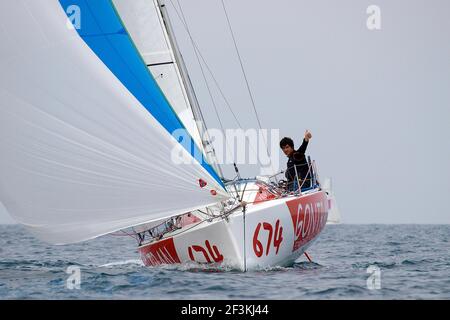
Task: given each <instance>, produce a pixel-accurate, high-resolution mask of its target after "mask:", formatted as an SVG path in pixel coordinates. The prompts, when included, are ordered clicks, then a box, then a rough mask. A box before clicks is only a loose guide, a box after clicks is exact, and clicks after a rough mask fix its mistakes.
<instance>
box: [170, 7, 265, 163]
mask: <svg viewBox="0 0 450 320" xmlns="http://www.w3.org/2000/svg"><path fill="white" fill-rule="evenodd" d="M176 1H177V4H178V6H179V9H180V12H181V15H180V13H179V12H178V10H177V8H176V7H175V5H174V3H173V2H172V0H170V3H171V5H172V7H173V8H174V10H175V13H176V14H177V16H178V19H179V20H180V21H181V23H182V25H183V27H184V29H185V31H186V32H187V34H188V36H189V38H190V40H191V43H192V45H193V47H194V51H195V53H196V57H197V61H198V56H200V58H201V60H202V62H203V64H204V65H205V67H206V69H207V70H208V72H209V74H210V75H211V78H212V79H213V80H214V83H215V85H216V87H217V89H218V90H219V92H220V94H221V96H222V98H223V100H224V101H225V104H226V105H227V107H228V110H229V111H230V112H231V114H232V115H233V117H234V120H235V121H236V123H237V124H238V126H239V128H240V129H241V130H244V128H243V127H242V125H241V123H240V121H239V120H238V118H237V116H236V114H235V113H234V111H233V109H232V108H231V105H230V103H229V101H228V99H227V97H226V96H225V94H224V93H223V91H222V88H221V86H220V85H219V82H218V81H217V79H216V77H215V76H214V73H213V72H212V70H211V68H210V67H209V65H208V63H207V62H206V59H205V58H204V56H203V55H202V52H201V50H200V48H199V47H198V45H197V43H196V42H195V40H194V37H193V36H192V33H191V32H190V29H189V26H188V24H187V19H186V17H185V15H184V12H183V8H182V6H181V4H180V2H179V0H176ZM197 54H198V56H197ZM199 65H200V66H201V63H200V62H199ZM204 79H205V77H204ZM205 81H206V79H205ZM200 111H201V110H200ZM248 142H249V144H248V145H249V147H250V149H251V150H252V152H253V153H255V154H256V151H255V149H254V148H253V146H252V144H251V143H250V140H248ZM227 145H228V148H229V144H228V142H227Z"/></svg>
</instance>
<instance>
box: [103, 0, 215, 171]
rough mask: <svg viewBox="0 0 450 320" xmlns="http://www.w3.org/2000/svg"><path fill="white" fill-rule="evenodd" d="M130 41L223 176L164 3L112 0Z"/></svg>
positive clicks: (146, 0) (199, 145) (206, 155)
mask: <svg viewBox="0 0 450 320" xmlns="http://www.w3.org/2000/svg"><path fill="white" fill-rule="evenodd" d="M112 3H113V5H114V7H115V9H116V11H117V13H118V15H119V16H120V19H121V20H122V23H123V25H124V27H125V28H126V30H127V32H128V34H129V35H130V38H131V40H132V41H133V43H134V44H135V46H136V48H137V50H138V51H139V53H140V55H141V57H142V59H143V60H144V62H145V64H146V65H147V67H148V69H149V71H150V72H151V74H152V75H153V77H154V78H155V80H156V82H157V83H158V85H159V87H160V88H161V90H162V91H163V92H164V95H165V96H166V98H167V99H168V100H169V103H170V105H171V106H172V108H173V109H174V111H175V113H176V114H177V116H178V117H179V118H180V120H181V121H182V122H183V124H184V126H185V128H186V129H187V131H188V132H189V134H190V135H191V136H192V138H193V139H194V141H195V143H196V144H197V146H198V147H199V149H200V150H201V151H202V152H203V154H204V155H205V157H206V159H207V160H208V161H209V163H211V164H212V165H213V167H214V168H215V170H216V172H218V173H219V174H222V172H221V169H220V166H219V165H218V164H217V159H216V158H215V154H214V150H212V149H211V147H210V145H211V144H210V141H208V136H207V131H206V125H205V123H204V121H203V117H202V115H201V111H200V107H199V104H198V101H197V98H196V96H195V92H194V89H193V87H192V84H191V82H190V79H189V75H188V73H187V69H186V66H185V64H184V61H183V57H182V55H181V53H180V51H179V49H178V46H177V42H176V40H175V35H174V33H173V31H172V26H171V23H170V19H169V15H168V13H167V10H166V8H165V4H164V1H163V0H133V1H130V0H112Z"/></svg>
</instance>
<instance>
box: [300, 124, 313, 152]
mask: <svg viewBox="0 0 450 320" xmlns="http://www.w3.org/2000/svg"><path fill="white" fill-rule="evenodd" d="M311 138H312V134H311V132H309V131H308V130H306V131H305V137H304V138H303V143H302V145H301V146H300V148H298V150H297V152H298V153H300V154H304V153H305V152H306V148H307V147H308V142H309V139H311Z"/></svg>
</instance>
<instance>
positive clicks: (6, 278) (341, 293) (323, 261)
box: [0, 224, 450, 299]
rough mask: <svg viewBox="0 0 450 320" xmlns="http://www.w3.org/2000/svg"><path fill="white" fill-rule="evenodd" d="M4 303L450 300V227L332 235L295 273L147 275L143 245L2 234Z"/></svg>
mask: <svg viewBox="0 0 450 320" xmlns="http://www.w3.org/2000/svg"><path fill="white" fill-rule="evenodd" d="M0 235H1V237H0V299H449V298H450V246H449V242H448V239H449V237H450V225H350V224H348V225H345V224H343V225H327V226H326V227H325V230H324V231H323V233H322V234H321V236H320V238H319V239H318V240H317V242H316V243H315V244H314V245H313V246H312V247H311V248H310V250H309V251H308V253H309V255H310V257H311V258H312V260H313V262H308V261H307V259H306V258H305V257H301V258H300V259H299V260H298V261H297V262H296V263H295V264H294V265H292V266H290V267H275V268H271V269H268V270H259V271H252V272H246V273H242V272H238V271H233V270H227V269H226V268H224V269H222V270H214V269H210V268H208V267H206V266H204V265H197V264H190V265H175V266H160V267H145V266H144V265H143V264H142V262H141V261H140V259H139V254H138V252H137V250H136V243H135V241H134V239H132V238H129V237H127V236H104V237H101V238H99V239H95V240H91V241H88V242H85V243H80V244H75V245H65V246H52V245H48V244H45V243H43V242H41V241H39V240H37V239H36V238H34V237H33V236H32V235H31V234H30V233H29V232H27V231H26V230H25V229H24V228H23V227H21V226H17V225H1V226H0Z"/></svg>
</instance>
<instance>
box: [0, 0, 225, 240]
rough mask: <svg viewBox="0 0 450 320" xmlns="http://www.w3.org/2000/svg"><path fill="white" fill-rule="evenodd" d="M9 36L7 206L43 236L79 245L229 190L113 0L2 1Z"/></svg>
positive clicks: (0, 31)
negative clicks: (75, 24) (75, 18)
mask: <svg viewBox="0 0 450 320" xmlns="http://www.w3.org/2000/svg"><path fill="white" fill-rule="evenodd" d="M148 2H149V3H150V4H151V3H152V2H151V1H148ZM117 3H118V2H117ZM117 3H116V4H117ZM69 10H75V12H76V11H77V10H78V11H79V12H80V13H81V15H80V21H79V24H80V26H79V28H78V29H76V30H75V29H73V28H69V27H68V26H67V16H66V14H65V11H67V12H69ZM0 40H1V41H2V46H1V47H0V153H1V157H0V201H1V202H3V204H4V205H5V207H6V208H7V209H8V211H9V212H10V213H11V214H12V215H13V216H14V218H15V219H16V220H17V221H19V222H21V223H23V224H24V225H26V226H27V227H29V228H30V229H31V230H32V231H33V232H34V233H35V234H36V235H37V236H39V237H40V238H42V239H43V240H46V241H48V242H51V243H57V244H62V243H71V242H79V241H83V240H87V239H91V238H94V237H97V236H100V235H103V234H107V233H110V232H113V231H116V230H120V229H123V228H127V227H130V226H134V225H138V224H142V223H146V222H151V221H156V220H159V219H163V218H165V217H170V216H173V215H176V214H180V213H183V212H187V211H191V210H194V209H197V208H200V207H204V206H207V205H211V204H214V203H217V202H218V201H220V200H223V199H225V198H226V197H227V196H228V195H227V193H226V191H225V189H224V187H223V184H222V181H221V180H220V178H219V177H218V175H217V174H216V172H215V171H214V170H213V169H212V168H211V166H210V165H209V164H208V163H207V162H205V161H203V159H198V155H199V154H202V151H201V150H199V146H198V143H195V141H196V139H198V136H196V135H195V133H194V131H193V130H192V128H191V127H189V125H187V124H186V123H187V122H188V121H187V120H184V121H183V120H182V118H183V117H182V116H180V113H178V116H177V113H175V111H174V109H176V108H178V106H176V107H175V106H171V105H170V102H172V103H175V104H176V102H175V101H176V99H175V98H173V97H172V96H171V94H168V95H169V97H167V98H166V96H165V95H164V94H163V92H162V91H161V89H160V87H159V86H158V84H157V83H156V81H155V79H154V78H153V76H152V75H151V73H150V72H149V70H148V68H147V66H146V64H148V63H147V62H148V61H147V62H144V61H145V58H144V60H143V59H142V57H141V55H140V54H139V51H138V50H137V48H136V45H135V44H134V43H133V41H132V39H131V37H130V35H129V33H128V32H127V29H126V28H125V27H124V25H123V21H122V20H121V18H120V16H119V14H118V11H116V8H115V7H114V5H113V2H111V1H109V0H95V1H88V0H85V1H83V0H79V1H76V0H70V1H65V0H61V1H59V2H58V1H45V2H41V1H35V0H10V1H1V2H0ZM163 87H164V85H161V88H163ZM166 90H167V88H166ZM168 91H170V90H168ZM170 97H172V98H170ZM177 101H178V100H177ZM180 101H181V100H180ZM180 105H181V104H180ZM180 108H182V107H180ZM186 127H189V128H187V130H188V132H189V133H190V134H189V135H187V139H188V140H189V141H188V142H191V143H186V141H183V143H182V145H183V147H181V148H179V147H180V146H181V145H180V144H179V142H178V141H177V140H176V139H175V138H174V137H173V136H172V135H171V133H172V132H174V131H176V130H179V129H184V128H186ZM174 150H177V152H176V154H178V155H179V154H180V153H181V154H182V157H183V159H185V160H186V159H187V160H190V161H188V162H185V163H177V164H175V163H174V161H173V156H174ZM199 182H200V183H199ZM205 184H206V185H205Z"/></svg>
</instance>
